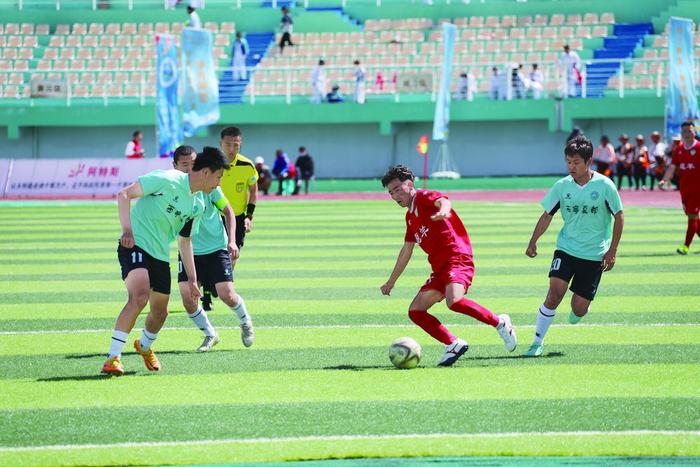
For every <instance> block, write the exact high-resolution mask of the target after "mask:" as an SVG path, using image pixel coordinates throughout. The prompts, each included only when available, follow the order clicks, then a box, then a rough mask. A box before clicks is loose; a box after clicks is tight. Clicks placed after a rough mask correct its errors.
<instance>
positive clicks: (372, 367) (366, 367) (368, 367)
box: [323, 365, 393, 371]
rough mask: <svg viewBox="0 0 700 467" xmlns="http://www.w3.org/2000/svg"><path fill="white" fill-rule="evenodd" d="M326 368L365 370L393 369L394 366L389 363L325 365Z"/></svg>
mask: <svg viewBox="0 0 700 467" xmlns="http://www.w3.org/2000/svg"><path fill="white" fill-rule="evenodd" d="M323 369H324V370H349V371H364V370H391V369H393V368H391V367H388V366H387V365H336V366H324V367H323Z"/></svg>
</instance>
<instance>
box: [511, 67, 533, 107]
mask: <svg viewBox="0 0 700 467" xmlns="http://www.w3.org/2000/svg"><path fill="white" fill-rule="evenodd" d="M510 76H511V93H512V95H511V97H512V98H514V99H525V93H526V90H527V88H528V87H529V86H528V83H527V82H526V81H524V79H525V72H524V71H523V66H522V65H514V66H513V67H512V68H511V70H510ZM528 81H529V80H528Z"/></svg>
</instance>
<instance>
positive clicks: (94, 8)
mask: <svg viewBox="0 0 700 467" xmlns="http://www.w3.org/2000/svg"><path fill="white" fill-rule="evenodd" d="M92 9H93V11H94V10H97V0H92Z"/></svg>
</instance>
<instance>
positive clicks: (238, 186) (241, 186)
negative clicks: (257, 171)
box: [236, 182, 245, 193]
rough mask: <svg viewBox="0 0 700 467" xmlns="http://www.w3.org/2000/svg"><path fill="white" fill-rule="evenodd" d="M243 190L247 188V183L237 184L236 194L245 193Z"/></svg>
mask: <svg viewBox="0 0 700 467" xmlns="http://www.w3.org/2000/svg"><path fill="white" fill-rule="evenodd" d="M243 188H245V183H243V182H238V183H236V192H238V193H241V192H243Z"/></svg>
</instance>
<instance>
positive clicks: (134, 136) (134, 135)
mask: <svg viewBox="0 0 700 467" xmlns="http://www.w3.org/2000/svg"><path fill="white" fill-rule="evenodd" d="M140 134H141V130H136V131H134V133H133V134H132V135H131V137H132V138H136V137H137V136H138V135H140Z"/></svg>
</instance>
